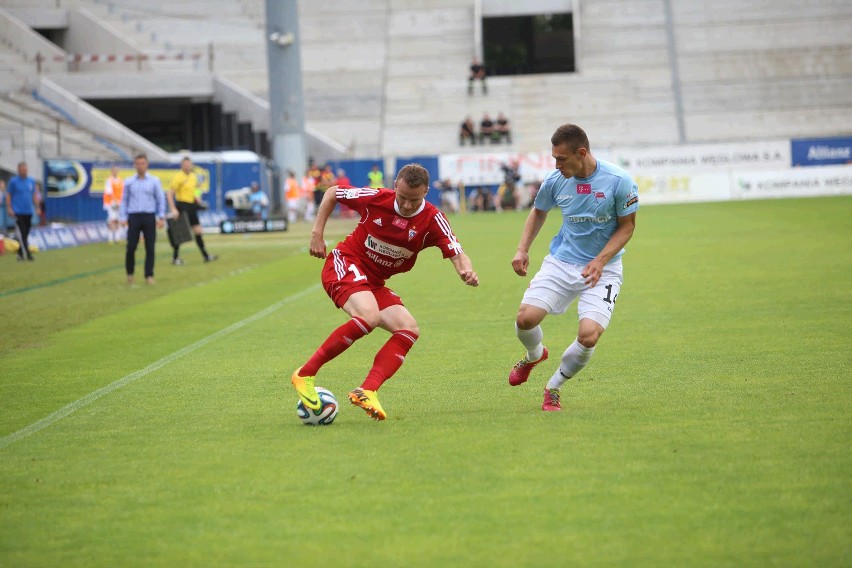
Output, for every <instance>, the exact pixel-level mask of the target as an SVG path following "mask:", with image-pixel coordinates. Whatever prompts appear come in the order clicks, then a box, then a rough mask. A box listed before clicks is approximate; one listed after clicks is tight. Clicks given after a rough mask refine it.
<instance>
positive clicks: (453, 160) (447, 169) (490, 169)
mask: <svg viewBox="0 0 852 568" xmlns="http://www.w3.org/2000/svg"><path fill="white" fill-rule="evenodd" d="M515 160H516V161H517V162H518V165H519V168H518V173H519V174H520V175H521V180H522V181H523V182H524V183H529V182H533V181H541V180H543V179H544V176H545V175H547V174H548V173H550V172H551V171H553V170H554V162H553V157H552V156H551V155H550V152H537V153H533V152H527V153H523V154H516V153H512V152H498V153H493V154H486V153H482V154H444V155H441V156H439V158H438V172H439V174H440V176H441V179H448V180H450V182H452V183H453V184H454V185H458V184H459V183H464V185H465V186H467V187H470V186H477V185H499V184H501V183H503V178H504V176H503V170H502V169H501V166H503V165H504V164H509V163H510V162H512V161H515Z"/></svg>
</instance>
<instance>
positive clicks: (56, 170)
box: [43, 152, 267, 225]
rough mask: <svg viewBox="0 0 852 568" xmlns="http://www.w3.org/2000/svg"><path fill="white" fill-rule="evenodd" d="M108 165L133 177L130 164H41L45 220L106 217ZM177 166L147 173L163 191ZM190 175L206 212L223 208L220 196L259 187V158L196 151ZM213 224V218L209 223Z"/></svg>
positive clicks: (160, 166) (155, 168)
mask: <svg viewBox="0 0 852 568" xmlns="http://www.w3.org/2000/svg"><path fill="white" fill-rule="evenodd" d="M113 167H117V168H118V176H119V177H121V178H124V179H126V178H128V177H131V176H134V175H136V170H135V169H134V168H133V164H131V163H130V162H124V163H105V162H87V161H77V160H46V161H45V162H44V178H43V179H44V182H45V186H46V190H47V191H46V192H45V193H46V195H47V208H46V213H47V218H48V220H49V221H51V222H56V221H59V222H65V223H80V222H83V221H95V220H101V221H104V220H105V219H106V213H105V212H104V210H103V195H104V187H105V185H106V181H107V179H109V176H110V174H111V170H112V168H113ZM179 170H180V163H179V162H177V161H176V162H174V163H152V164H151V165H150V167H149V168H148V173H150V174H152V175H154V176H156V177H158V178H159V179H160V183H161V184H162V186H163V189H164V190H168V188H169V184H170V182H171V180H172V177H173V176H174V175H175V174H176V173H177V172H178V171H179ZM193 171H194V172H195V175H196V176H198V181H199V189H200V190H201V199H202V200H203V201H204V202H205V203H206V204H207V208H208V210H209V211H212V212H218V211H222V210H224V209H225V199H224V194H225V192H226V191H228V190H231V189H237V188H242V187H248V186H249V185H250V184H251V183H252V182H258V183H260V185H261V187H265V186H266V185H267V184H266V183H265V176H264V175H263V173H264V169H263V165H262V164H261V162H260V159H259V158H258V157H257V156H256V155H255V154H253V153H251V152H220V153H216V154H213V153H201V154H199V155H198V159H195V158H193ZM214 225H218V220H217V221H216V222H215V223H214Z"/></svg>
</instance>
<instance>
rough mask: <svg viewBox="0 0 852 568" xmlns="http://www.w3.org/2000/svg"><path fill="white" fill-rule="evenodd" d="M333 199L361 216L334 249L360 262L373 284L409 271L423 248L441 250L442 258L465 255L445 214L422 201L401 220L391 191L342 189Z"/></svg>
mask: <svg viewBox="0 0 852 568" xmlns="http://www.w3.org/2000/svg"><path fill="white" fill-rule="evenodd" d="M336 196H337V201H338V202H339V203H342V204H344V205H346V206H348V207H349V208H351V209H353V210H354V211H357V212H358V213H359V214H360V215H361V220H360V221H359V222H358V226H357V227H355V230H354V231H352V233H350V234H349V236H348V237H346V238H345V239H344V240H343V241H342V242H341V243H339V244H338V245H337V249H338V250H339V251H340V252H342V253H344V254H347V255H350V256H352V257H354V258H360V259H363V260H364V262H363V268H364V270H365V271H367V272H368V274H367V276H368V277H369V278H370V280H372V281H373V282H375V283H376V284H379V285H383V284H384V281H385V280H387V279H388V278H390V277H391V276H393V275H394V274H399V273H400V272H408V271H409V270H411V267H412V266H414V262H415V261H416V260H417V253H419V252H420V251H421V250H423V249H425V248H428V247H438V248H440V249H441V254H442V255H443V256H444V258H450V257H453V256H456V255H458V254H461V253H463V252H464V251H463V250H462V247H461V244H460V243H459V241H458V239H457V238H456V236H455V235H454V234H453V230H452V228H450V224H449V223H448V222H447V218H446V217H444V214H443V213H441V211H440V210H439V209H438V208H437V207H435V206H434V205H432V204H431V203H428V202H427V201H425V200H424V201H423V205H422V206H421V207H420V210H419V211H418V212H417V213H415V214H414V215H412V216H411V217H403V216H402V215H400V214H399V212H398V211H397V208H396V192H394V191H393V190H390V189H373V188H368V187H364V188H348V189H344V188H341V189H338V190H337V191H336Z"/></svg>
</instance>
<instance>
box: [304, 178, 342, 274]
mask: <svg viewBox="0 0 852 568" xmlns="http://www.w3.org/2000/svg"><path fill="white" fill-rule="evenodd" d="M335 205H337V186H336V185H333V186H331V187H329V188H328V189H326V190H325V195H323V196H322V202H320V206H319V208H318V209H317V216H316V219H315V220H314V228H313V229H312V230H311V246H310V253H311V256H315V257H317V258H325V257H326V255H327V254H328V251H327V250H326V247H325V224H326V223H327V222H328V218H329V217H331V213H332V211H334V207H335Z"/></svg>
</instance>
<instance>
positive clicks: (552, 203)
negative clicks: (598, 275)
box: [534, 160, 639, 264]
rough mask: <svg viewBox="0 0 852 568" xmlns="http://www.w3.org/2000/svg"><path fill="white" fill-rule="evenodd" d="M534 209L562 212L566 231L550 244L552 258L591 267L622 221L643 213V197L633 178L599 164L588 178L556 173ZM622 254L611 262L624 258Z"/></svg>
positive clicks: (608, 164) (542, 185)
mask: <svg viewBox="0 0 852 568" xmlns="http://www.w3.org/2000/svg"><path fill="white" fill-rule="evenodd" d="M534 206H535V208H536V209H541V210H542V211H550V210H551V209H553V208H554V207H559V209H561V210H562V228H561V229H560V230H559V233H557V234H556V236H555V237H553V240H552V241H550V254H551V255H552V256H553V257H555V258H558V259H559V260H561V261H563V262H570V263H573V264H588V263H589V262H590V261H591V260H592V259H594V258H595V257H596V256H597V255H598V254H599V253H600V252H601V251H602V250H603V248H604V247H605V246H606V244H607V242H609V239H610V237H612V235H613V233H615V230H616V229H617V228H618V217H624V216H625V215H629V214H631V213H634V212H636V210H638V209H639V193H638V191H637V187H636V183H635V182H634V181H633V178H631V177H630V175H629V174H628V173H627V172H625V171H624V170H622V169H621V168H619V167H618V166H616V165H615V164H611V163H609V162H604V161H603V160H598V164H597V167H596V168H595V171H594V173H592V175H590V176H589V177H587V178H578V177H572V178H565V177H564V176H563V175H562V174H561V173H559V170H554V171H553V172H551V173H550V174H548V176H547V177H546V178H545V179H544V182H543V183H542V184H541V189H540V190H539V192H538V195H536V198H535V203H534ZM622 254H624V249H621V250H620V251H618V254H616V255H615V256H614V257H612V260H611V261H610V262H614V261H616V260H618V259H619V258H621V255H622Z"/></svg>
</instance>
